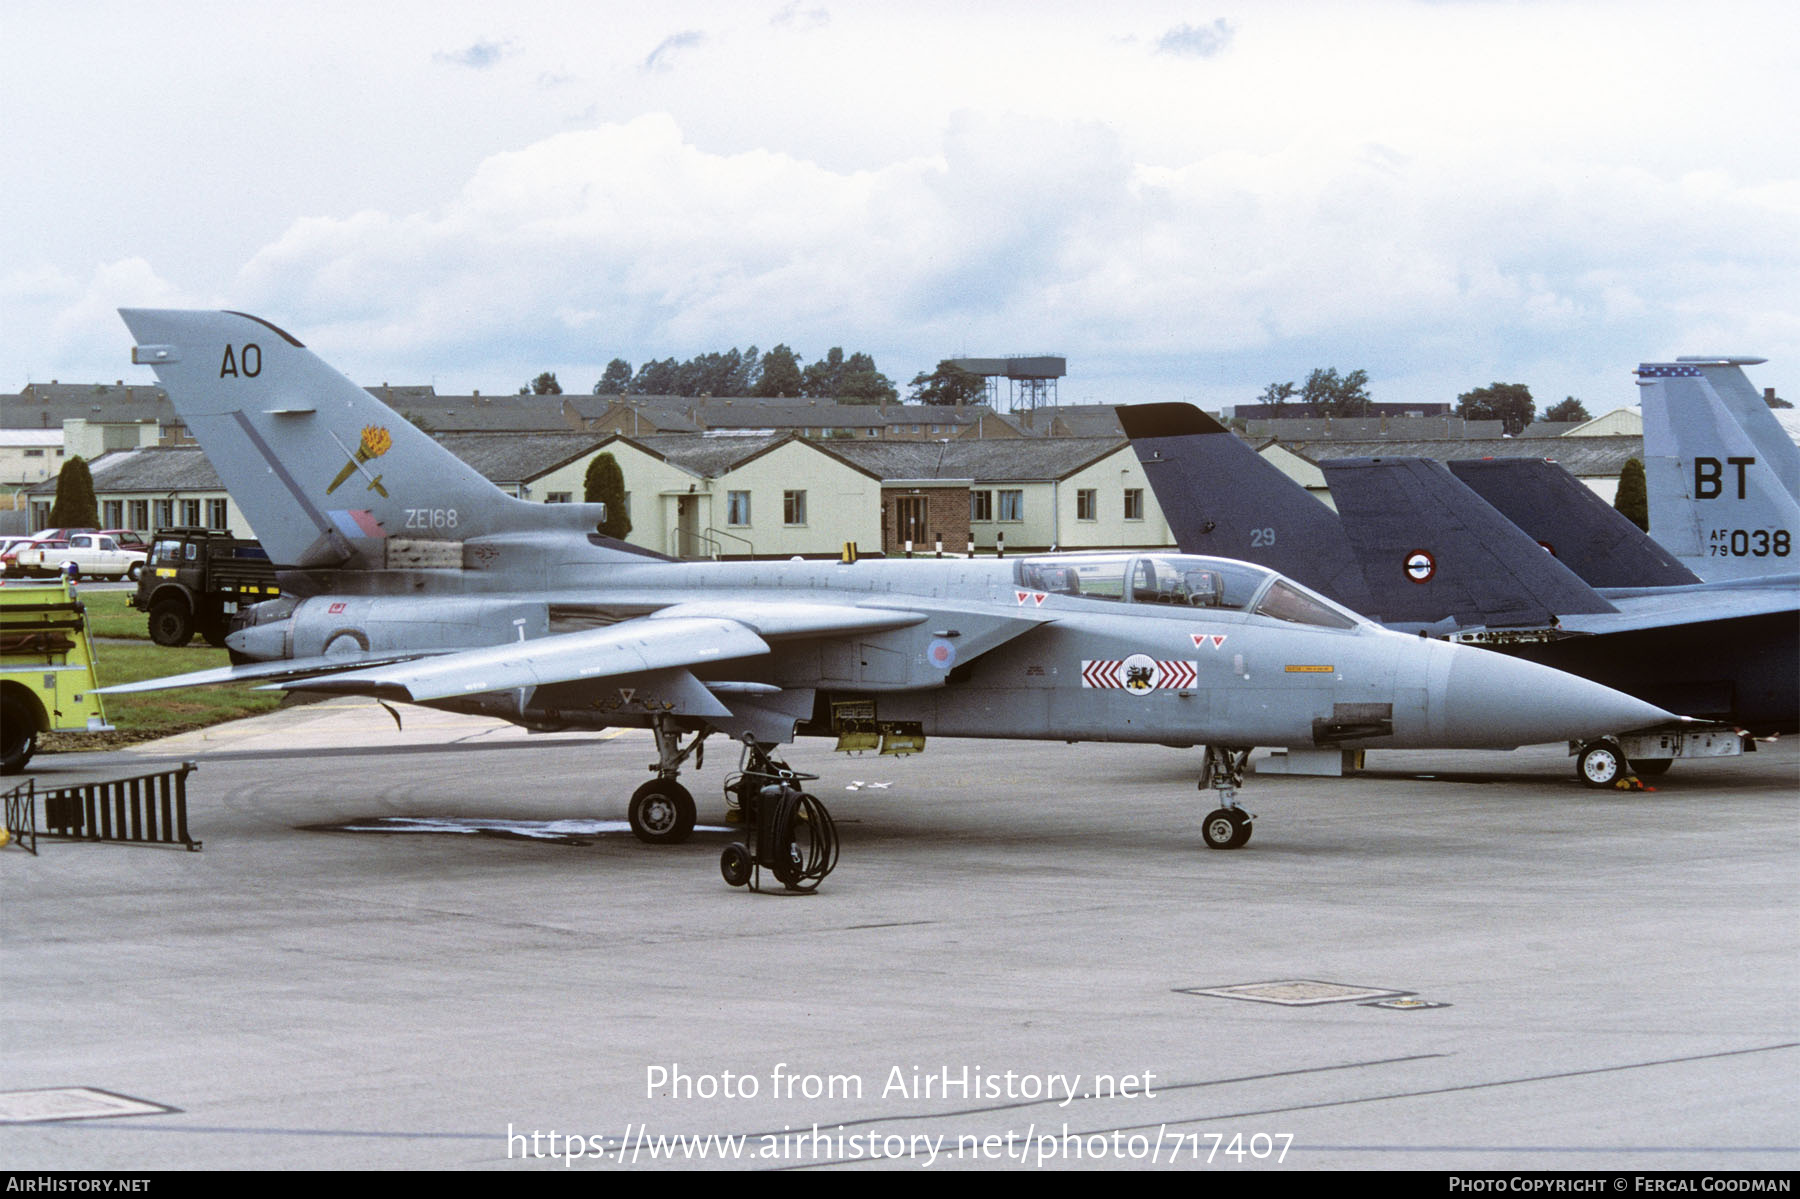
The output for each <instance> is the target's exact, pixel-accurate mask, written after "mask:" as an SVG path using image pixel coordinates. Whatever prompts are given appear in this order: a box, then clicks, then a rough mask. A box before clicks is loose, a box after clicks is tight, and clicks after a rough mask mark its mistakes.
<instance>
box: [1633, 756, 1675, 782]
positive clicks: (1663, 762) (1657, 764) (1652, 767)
mask: <svg viewBox="0 0 1800 1199" xmlns="http://www.w3.org/2000/svg"><path fill="white" fill-rule="evenodd" d="M1673 765H1675V759H1674V758H1633V759H1632V760H1631V769H1632V771H1633V772H1634V773H1635V774H1637V775H1638V776H1639V777H1640V778H1650V779H1654V778H1661V777H1662V776H1663V775H1665V774H1667V773H1669V767H1671V766H1673Z"/></svg>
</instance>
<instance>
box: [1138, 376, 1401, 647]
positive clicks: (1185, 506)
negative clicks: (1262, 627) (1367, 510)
mask: <svg viewBox="0 0 1800 1199" xmlns="http://www.w3.org/2000/svg"><path fill="white" fill-rule="evenodd" d="M1118 414H1119V424H1120V425H1121V426H1122V427H1123V428H1124V430H1125V436H1126V437H1128V438H1130V440H1131V445H1132V448H1133V449H1134V450H1136V451H1137V456H1138V461H1140V462H1141V463H1143V465H1144V475H1145V477H1146V478H1148V479H1149V480H1150V487H1151V489H1152V490H1154V491H1155V492H1156V502H1157V505H1158V506H1159V507H1161V508H1162V511H1163V516H1164V517H1166V518H1167V519H1168V522H1169V529H1170V531H1171V532H1172V533H1173V534H1174V535H1175V541H1176V544H1178V545H1179V546H1180V547H1181V549H1182V552H1183V553H1189V554H1213V555H1216V556H1218V557H1222V558H1240V559H1243V560H1245V561H1248V562H1255V563H1258V564H1260V565H1262V566H1267V567H1269V568H1270V569H1271V570H1277V571H1280V572H1281V573H1282V574H1284V575H1287V576H1288V577H1289V578H1292V579H1296V580H1298V581H1299V582H1302V583H1304V584H1306V585H1307V586H1308V587H1311V588H1312V589H1313V590H1315V591H1318V592H1321V593H1323V594H1325V595H1327V596H1329V597H1330V598H1332V599H1334V600H1336V601H1337V602H1339V603H1340V604H1343V605H1345V606H1346V607H1349V608H1354V609H1355V610H1356V611H1358V612H1363V613H1370V612H1371V611H1372V608H1371V602H1370V597H1369V592H1368V588H1367V587H1366V586H1365V585H1364V583H1363V578H1362V570H1361V568H1360V567H1359V566H1358V565H1357V562H1356V558H1355V556H1354V555H1353V554H1352V553H1351V551H1350V549H1349V545H1348V543H1347V542H1346V541H1345V540H1344V530H1343V527H1342V525H1340V524H1339V522H1338V517H1337V514H1336V513H1334V512H1332V510H1331V509H1330V508H1328V507H1326V506H1325V505H1324V504H1322V503H1320V502H1319V501H1318V500H1316V499H1314V498H1313V497H1312V496H1310V495H1308V494H1307V492H1306V489H1305V488H1303V487H1301V486H1300V485H1299V484H1298V483H1296V482H1294V481H1293V480H1292V479H1290V478H1288V477H1287V476H1286V475H1284V474H1282V473H1281V472H1280V471H1279V470H1277V469H1276V468H1275V467H1274V466H1272V465H1270V464H1269V463H1268V462H1267V461H1265V460H1264V459H1263V458H1262V456H1261V455H1259V454H1258V453H1257V452H1256V451H1255V450H1253V449H1251V448H1250V446H1249V445H1247V444H1245V443H1244V442H1243V441H1241V440H1239V439H1238V437H1237V436H1236V435H1235V434H1233V433H1232V432H1231V431H1230V430H1229V429H1227V428H1225V426H1223V425H1221V424H1220V423H1219V422H1218V421H1216V420H1214V419H1213V418H1212V417H1210V416H1208V415H1207V414H1206V413H1204V412H1202V411H1200V409H1198V408H1196V407H1194V406H1193V405H1192V404H1126V405H1121V406H1120V407H1119V409H1118Z"/></svg>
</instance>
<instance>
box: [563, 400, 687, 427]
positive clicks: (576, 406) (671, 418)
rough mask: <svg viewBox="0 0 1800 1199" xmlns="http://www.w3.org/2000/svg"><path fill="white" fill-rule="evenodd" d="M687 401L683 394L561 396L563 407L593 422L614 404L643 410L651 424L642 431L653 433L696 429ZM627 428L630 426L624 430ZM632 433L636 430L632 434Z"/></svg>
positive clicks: (584, 419)
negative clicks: (688, 410) (687, 408)
mask: <svg viewBox="0 0 1800 1199" xmlns="http://www.w3.org/2000/svg"><path fill="white" fill-rule="evenodd" d="M688 403H690V401H689V400H688V399H687V398H686V397H684V396H626V397H625V398H624V399H620V398H619V397H618V396H616V395H566V396H564V397H563V405H564V407H565V408H566V409H567V410H568V411H569V412H571V413H573V414H574V416H575V418H576V419H577V420H580V421H583V422H593V421H597V420H600V419H601V418H602V417H604V416H605V415H606V414H607V413H608V412H610V411H611V410H612V409H613V407H614V406H615V405H617V406H619V407H621V408H625V409H630V410H634V411H636V412H640V413H642V414H643V417H644V420H645V422H646V423H648V424H650V425H651V426H653V428H652V429H648V430H645V432H656V433H698V432H699V431H700V426H699V424H697V423H696V422H695V421H694V418H693V417H692V416H690V415H688V413H687V410H686V408H685V405H686V404H688ZM627 432H629V430H627ZM634 436H635V434H634Z"/></svg>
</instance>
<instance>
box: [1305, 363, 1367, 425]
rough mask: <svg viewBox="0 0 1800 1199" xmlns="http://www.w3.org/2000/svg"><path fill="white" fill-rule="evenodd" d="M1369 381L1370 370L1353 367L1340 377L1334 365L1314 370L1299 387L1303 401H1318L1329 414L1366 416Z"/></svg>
mask: <svg viewBox="0 0 1800 1199" xmlns="http://www.w3.org/2000/svg"><path fill="white" fill-rule="evenodd" d="M1368 383H1369V372H1368V371H1363V370H1356V371H1351V372H1350V373H1349V374H1347V375H1343V376H1341V377H1340V376H1339V375H1338V373H1337V367H1335V366H1332V367H1325V368H1323V369H1318V370H1314V371H1313V372H1312V374H1310V375H1308V376H1306V383H1305V385H1304V386H1302V387H1301V388H1300V402H1301V403H1303V404H1317V405H1319V407H1320V408H1321V409H1322V410H1323V411H1324V412H1325V413H1326V414H1327V415H1329V416H1367V415H1368V414H1369V404H1370V400H1369V392H1368Z"/></svg>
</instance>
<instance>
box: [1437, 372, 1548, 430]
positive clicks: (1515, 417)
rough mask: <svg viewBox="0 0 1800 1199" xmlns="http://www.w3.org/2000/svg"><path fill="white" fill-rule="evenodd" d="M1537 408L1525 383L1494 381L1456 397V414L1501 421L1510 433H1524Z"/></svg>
mask: <svg viewBox="0 0 1800 1199" xmlns="http://www.w3.org/2000/svg"><path fill="white" fill-rule="evenodd" d="M1536 411H1537V405H1536V404H1534V403H1532V400H1531V388H1529V387H1527V386H1525V384H1523V383H1495V384H1493V385H1492V386H1489V387H1477V388H1476V389H1475V390H1474V391H1465V392H1463V393H1462V394H1461V395H1459V396H1457V397H1456V415H1458V416H1460V417H1462V418H1463V419H1464V420H1497V421H1500V422H1501V427H1502V428H1504V429H1505V430H1506V431H1507V432H1508V433H1519V432H1522V431H1523V430H1524V428H1525V426H1526V425H1529V424H1530V423H1531V418H1532V415H1533V414H1534V413H1535V412H1536Z"/></svg>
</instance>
